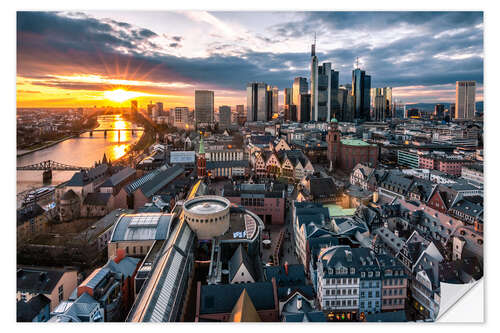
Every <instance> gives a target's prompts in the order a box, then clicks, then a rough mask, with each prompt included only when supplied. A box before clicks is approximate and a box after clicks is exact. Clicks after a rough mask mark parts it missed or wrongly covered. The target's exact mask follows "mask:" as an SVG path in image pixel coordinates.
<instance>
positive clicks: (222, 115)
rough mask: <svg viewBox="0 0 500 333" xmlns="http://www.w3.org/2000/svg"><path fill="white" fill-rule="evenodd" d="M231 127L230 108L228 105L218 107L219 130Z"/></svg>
mask: <svg viewBox="0 0 500 333" xmlns="http://www.w3.org/2000/svg"><path fill="white" fill-rule="evenodd" d="M229 126H231V107H230V106H228V105H221V106H219V128H224V129H225V128H228V127H229Z"/></svg>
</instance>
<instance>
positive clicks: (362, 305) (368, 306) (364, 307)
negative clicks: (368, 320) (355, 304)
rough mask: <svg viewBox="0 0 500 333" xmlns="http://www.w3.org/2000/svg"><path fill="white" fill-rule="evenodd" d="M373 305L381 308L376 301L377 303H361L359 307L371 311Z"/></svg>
mask: <svg viewBox="0 0 500 333" xmlns="http://www.w3.org/2000/svg"><path fill="white" fill-rule="evenodd" d="M365 305H366V306H365ZM372 305H373V306H375V307H376V308H378V307H379V306H380V302H379V301H375V302H372V301H368V302H360V303H359V307H360V308H361V309H369V308H371V307H372Z"/></svg>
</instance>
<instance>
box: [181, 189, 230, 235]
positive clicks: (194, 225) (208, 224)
mask: <svg viewBox="0 0 500 333" xmlns="http://www.w3.org/2000/svg"><path fill="white" fill-rule="evenodd" d="M230 206H231V203H230V201H229V200H227V199H226V198H223V197H219V196H215V195H204V196H200V197H195V198H193V199H190V200H188V201H186V202H185V203H184V218H185V219H186V221H187V223H188V224H189V226H190V227H191V229H193V231H194V232H195V233H196V235H197V236H198V239H211V238H214V237H218V236H221V235H223V234H224V233H225V232H226V231H227V230H228V229H229V223H230V214H229V209H230Z"/></svg>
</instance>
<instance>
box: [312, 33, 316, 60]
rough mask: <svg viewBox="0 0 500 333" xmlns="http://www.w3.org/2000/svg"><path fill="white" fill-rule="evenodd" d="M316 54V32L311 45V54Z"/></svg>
mask: <svg viewBox="0 0 500 333" xmlns="http://www.w3.org/2000/svg"><path fill="white" fill-rule="evenodd" d="M315 55H316V32H315V33H314V43H313V45H312V46H311V56H312V57H314V56H315Z"/></svg>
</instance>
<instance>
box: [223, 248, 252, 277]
mask: <svg viewBox="0 0 500 333" xmlns="http://www.w3.org/2000/svg"><path fill="white" fill-rule="evenodd" d="M228 268H229V283H231V284H233V283H253V282H255V281H256V274H255V272H254V268H253V264H252V262H251V260H250V259H249V258H248V254H247V252H246V251H245V250H244V249H243V247H242V246H241V244H240V245H239V246H238V248H237V249H236V251H234V254H233V256H232V257H231V260H229V263H228Z"/></svg>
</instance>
